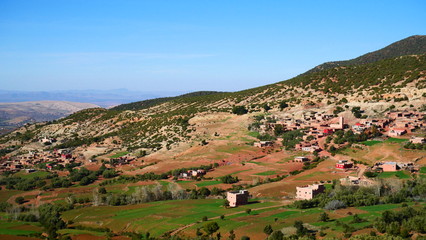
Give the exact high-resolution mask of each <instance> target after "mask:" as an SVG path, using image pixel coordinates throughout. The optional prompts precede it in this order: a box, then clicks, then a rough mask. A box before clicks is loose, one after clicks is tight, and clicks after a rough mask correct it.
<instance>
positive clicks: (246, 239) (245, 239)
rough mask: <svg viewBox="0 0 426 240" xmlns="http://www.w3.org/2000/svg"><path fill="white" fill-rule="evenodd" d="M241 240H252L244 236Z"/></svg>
mask: <svg viewBox="0 0 426 240" xmlns="http://www.w3.org/2000/svg"><path fill="white" fill-rule="evenodd" d="M241 240H250V238H249V237H247V236H242V237H241Z"/></svg>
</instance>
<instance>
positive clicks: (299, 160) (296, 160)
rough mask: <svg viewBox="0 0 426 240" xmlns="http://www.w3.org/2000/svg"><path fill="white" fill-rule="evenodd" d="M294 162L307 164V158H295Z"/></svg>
mask: <svg viewBox="0 0 426 240" xmlns="http://www.w3.org/2000/svg"><path fill="white" fill-rule="evenodd" d="M294 161H295V162H309V158H307V157H295V158H294Z"/></svg>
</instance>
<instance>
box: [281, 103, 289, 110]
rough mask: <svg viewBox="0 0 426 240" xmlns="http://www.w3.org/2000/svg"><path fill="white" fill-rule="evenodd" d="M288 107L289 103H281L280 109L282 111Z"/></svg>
mask: <svg viewBox="0 0 426 240" xmlns="http://www.w3.org/2000/svg"><path fill="white" fill-rule="evenodd" d="M287 107H288V104H287V102H285V101H282V102H280V109H281V111H282V110H283V109H284V108H287Z"/></svg>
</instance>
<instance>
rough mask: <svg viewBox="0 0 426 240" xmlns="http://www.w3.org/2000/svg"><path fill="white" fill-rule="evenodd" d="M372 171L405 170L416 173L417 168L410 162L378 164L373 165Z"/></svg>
mask: <svg viewBox="0 0 426 240" xmlns="http://www.w3.org/2000/svg"><path fill="white" fill-rule="evenodd" d="M372 170H375V171H382V172H396V171H400V170H406V171H410V172H415V171H418V166H416V165H415V164H414V163H412V162H378V163H376V164H374V166H373V168H372Z"/></svg>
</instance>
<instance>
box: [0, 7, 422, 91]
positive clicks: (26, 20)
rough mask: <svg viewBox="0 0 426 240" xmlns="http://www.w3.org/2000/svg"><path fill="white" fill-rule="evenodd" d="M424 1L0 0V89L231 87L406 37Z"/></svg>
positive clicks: (418, 28)
mask: <svg viewBox="0 0 426 240" xmlns="http://www.w3.org/2000/svg"><path fill="white" fill-rule="evenodd" d="M425 12H426V1H424V0H418V1H410V0H404V1H403V0H401V1H392V0H386V1H385V0H378V1H359V0H357V1H342V0H336V1H329V0H324V1H318V0H311V1H308V0H303V1H296V0H295V1H284V0H282V1H278V0H277V1H248V0H244V1H237V0H235V1H229V0H227V1H225V0H223V1H221V0H215V1H201V0H196V1H185V0H180V1H176V0H169V1H167V0H156V1H154V0H152V1H143V0H140V1H126V0H121V1H106V0H101V1H96V0H90V1H87V0H84V1H79V0H68V1H65V0H55V1H43V0H37V1H26V0H25V1H20V0H11V1H8V0H2V1H0V89H7V90H68V89H100V90H103V89H115V88H127V89H129V90H137V91H188V92H189V91H196V90H219V91H235V90H242V89H247V88H251V87H257V86H261V85H265V84H269V83H274V82H278V81H282V80H286V79H289V78H291V77H294V76H296V75H298V74H300V73H302V72H304V71H306V70H308V69H310V68H312V67H314V66H316V65H318V64H321V63H323V62H326V61H334V60H345V59H350V58H354V57H357V56H359V55H362V54H364V53H367V52H370V51H374V50H377V49H379V48H382V47H384V46H386V45H388V44H390V43H392V42H395V41H398V40H400V39H403V38H405V37H408V36H411V35H417V34H421V35H424V34H426V18H425V16H424V14H425Z"/></svg>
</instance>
